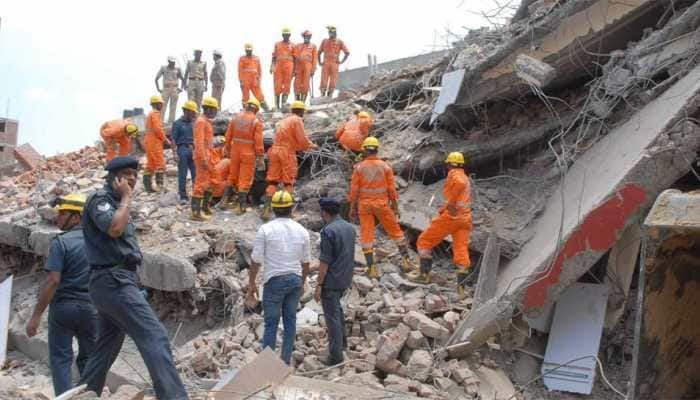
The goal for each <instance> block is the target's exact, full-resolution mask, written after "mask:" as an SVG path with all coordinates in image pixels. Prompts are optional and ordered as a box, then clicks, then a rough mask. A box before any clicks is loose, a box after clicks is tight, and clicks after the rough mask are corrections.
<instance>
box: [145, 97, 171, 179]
mask: <svg viewBox="0 0 700 400" xmlns="http://www.w3.org/2000/svg"><path fill="white" fill-rule="evenodd" d="M151 107H153V109H152V110H151V112H150V113H148V116H147V117H146V134H145V136H144V138H143V144H144V146H145V147H146V160H147V161H146V170H145V171H144V173H143V187H144V189H145V190H146V192H147V193H154V192H160V191H161V190H162V188H163V185H164V184H165V180H164V176H165V156H164V155H163V144H164V143H167V144H168V146H170V148H173V146H172V143H171V142H170V140H169V139H168V138H167V137H166V136H165V129H163V118H162V117H161V115H160V110H161V109H162V108H163V98H162V97H160V96H151ZM153 175H155V177H156V186H153V181H152V177H153Z"/></svg>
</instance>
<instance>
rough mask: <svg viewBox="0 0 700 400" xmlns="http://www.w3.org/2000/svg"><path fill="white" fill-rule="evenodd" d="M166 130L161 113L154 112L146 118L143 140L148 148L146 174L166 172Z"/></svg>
mask: <svg viewBox="0 0 700 400" xmlns="http://www.w3.org/2000/svg"><path fill="white" fill-rule="evenodd" d="M163 142H165V130H164V129H163V120H162V119H161V116H160V111H158V110H153V111H151V112H150V113H149V114H148V116H147V117H146V134H145V136H144V138H143V144H144V147H146V149H145V150H146V160H147V161H146V173H150V174H153V173H155V172H164V171H165V156H163Z"/></svg>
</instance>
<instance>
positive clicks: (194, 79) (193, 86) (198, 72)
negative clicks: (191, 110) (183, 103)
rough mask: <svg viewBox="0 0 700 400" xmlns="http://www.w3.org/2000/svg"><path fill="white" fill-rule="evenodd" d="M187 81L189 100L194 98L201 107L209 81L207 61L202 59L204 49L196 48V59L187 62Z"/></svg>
mask: <svg viewBox="0 0 700 400" xmlns="http://www.w3.org/2000/svg"><path fill="white" fill-rule="evenodd" d="M185 82H187V86H186V87H185V89H186V90H187V100H192V101H194V102H195V103H197V107H201V105H202V97H203V96H204V92H206V91H207V82H209V76H208V75H207V63H206V62H204V61H202V50H199V49H196V50H195V51H194V60H190V61H188V62H187V69H186V70H185Z"/></svg>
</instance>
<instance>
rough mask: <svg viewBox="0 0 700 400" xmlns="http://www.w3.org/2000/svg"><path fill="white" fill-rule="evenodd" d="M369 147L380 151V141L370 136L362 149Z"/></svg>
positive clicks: (363, 143)
mask: <svg viewBox="0 0 700 400" xmlns="http://www.w3.org/2000/svg"><path fill="white" fill-rule="evenodd" d="M368 147H373V148H375V149H378V148H379V140H378V139H377V138H376V137H374V136H368V137H367V139H365V140H364V141H363V142H362V148H363V149H365V148H368Z"/></svg>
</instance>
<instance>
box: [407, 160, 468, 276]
mask: <svg viewBox="0 0 700 400" xmlns="http://www.w3.org/2000/svg"><path fill="white" fill-rule="evenodd" d="M442 194H443V196H444V197H445V201H446V202H447V204H446V205H444V206H443V207H442V208H441V209H440V213H439V215H438V216H437V217H436V218H435V219H433V221H432V222H431V223H430V226H429V227H428V229H426V230H425V231H423V233H421V234H420V236H419V237H418V241H417V242H416V247H417V248H418V253H419V255H420V256H421V257H427V256H430V253H431V251H432V249H433V248H434V247H435V246H437V245H438V244H440V242H441V241H442V240H443V239H444V238H445V237H446V236H447V235H452V259H453V261H454V263H455V264H456V265H457V267H458V268H460V269H466V268H469V267H471V262H470V261H469V235H470V234H471V231H472V211H471V207H470V204H471V190H470V184H469V177H468V176H467V174H466V173H465V172H464V170H463V169H461V168H455V169H452V170H450V172H449V173H448V174H447V182H445V187H444V188H443V189H442ZM447 205H452V206H454V207H455V208H456V209H457V212H456V215H454V216H452V215H450V213H449V212H448V210H447Z"/></svg>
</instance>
